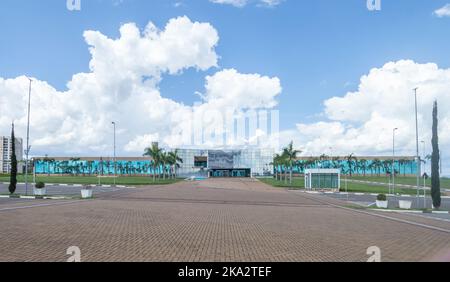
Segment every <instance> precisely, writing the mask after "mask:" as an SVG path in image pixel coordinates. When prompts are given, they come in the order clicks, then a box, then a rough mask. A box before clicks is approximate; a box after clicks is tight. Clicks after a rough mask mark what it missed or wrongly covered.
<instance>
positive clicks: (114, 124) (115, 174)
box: [112, 121, 117, 186]
mask: <svg viewBox="0 0 450 282" xmlns="http://www.w3.org/2000/svg"><path fill="white" fill-rule="evenodd" d="M112 125H113V127H114V186H116V176H117V173H116V163H117V162H116V123H115V122H114V121H113V122H112Z"/></svg>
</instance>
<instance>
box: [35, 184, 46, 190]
mask: <svg viewBox="0 0 450 282" xmlns="http://www.w3.org/2000/svg"><path fill="white" fill-rule="evenodd" d="M34 187H36V189H43V188H45V183H44V182H38V183H36V185H35V186H34Z"/></svg>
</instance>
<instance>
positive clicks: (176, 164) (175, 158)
mask: <svg viewBox="0 0 450 282" xmlns="http://www.w3.org/2000/svg"><path fill="white" fill-rule="evenodd" d="M169 159H170V160H171V161H172V166H173V175H174V178H177V169H178V168H180V167H181V166H180V164H182V163H183V159H182V158H181V157H180V156H179V155H178V150H175V151H172V152H170V153H169Z"/></svg>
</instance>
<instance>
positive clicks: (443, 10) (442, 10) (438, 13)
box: [434, 3, 450, 18]
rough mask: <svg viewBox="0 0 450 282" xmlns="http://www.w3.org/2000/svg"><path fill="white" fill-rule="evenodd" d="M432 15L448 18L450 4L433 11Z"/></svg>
mask: <svg viewBox="0 0 450 282" xmlns="http://www.w3.org/2000/svg"><path fill="white" fill-rule="evenodd" d="M434 14H435V15H436V16H438V17H440V18H442V17H450V3H449V4H446V5H445V6H443V7H442V8H439V9H437V10H436V11H434Z"/></svg>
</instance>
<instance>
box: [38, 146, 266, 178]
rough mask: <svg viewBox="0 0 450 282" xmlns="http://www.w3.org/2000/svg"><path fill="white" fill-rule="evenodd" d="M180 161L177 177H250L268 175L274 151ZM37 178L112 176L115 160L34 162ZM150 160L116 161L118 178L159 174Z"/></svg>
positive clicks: (207, 154) (189, 153)
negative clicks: (54, 175)
mask: <svg viewBox="0 0 450 282" xmlns="http://www.w3.org/2000/svg"><path fill="white" fill-rule="evenodd" d="M178 154H179V156H180V158H181V159H182V160H183V162H182V163H180V164H179V165H180V167H179V168H177V175H178V176H180V177H191V176H199V177H252V176H263V175H271V174H272V172H273V165H272V162H273V154H274V152H273V150H261V149H244V150H207V149H205V150H193V149H180V150H178ZM33 163H34V169H35V172H36V174H56V175H57V174H59V175H63V174H82V175H114V160H113V159H112V158H109V157H107V158H105V157H87V158H84V157H82V158H61V157H45V158H44V157H41V158H34V159H33ZM161 169H162V166H159V167H156V168H155V167H154V166H153V162H152V159H151V158H143V157H135V158H121V157H118V158H116V170H117V171H116V172H117V175H122V176H129V175H152V174H154V173H155V174H158V173H160V172H161Z"/></svg>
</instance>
